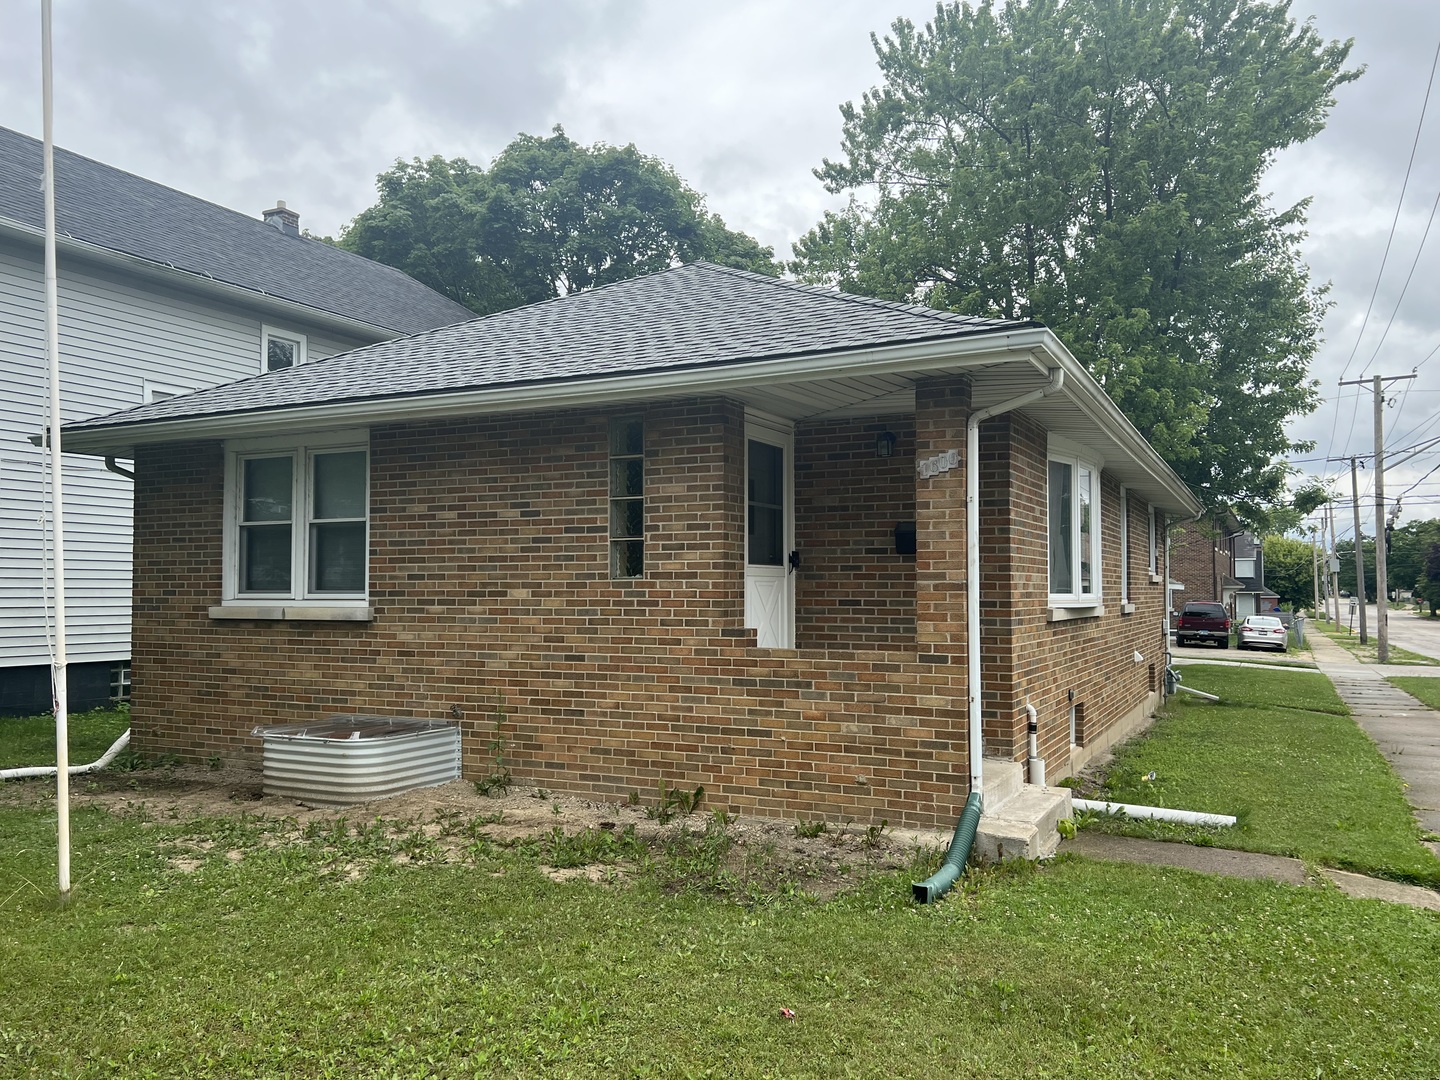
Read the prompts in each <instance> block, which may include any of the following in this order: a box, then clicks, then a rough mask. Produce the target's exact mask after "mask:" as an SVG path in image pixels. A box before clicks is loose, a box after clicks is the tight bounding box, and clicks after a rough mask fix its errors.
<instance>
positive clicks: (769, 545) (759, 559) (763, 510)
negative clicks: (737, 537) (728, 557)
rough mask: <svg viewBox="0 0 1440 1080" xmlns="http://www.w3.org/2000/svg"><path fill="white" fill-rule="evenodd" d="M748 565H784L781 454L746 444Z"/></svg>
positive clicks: (779, 450) (774, 449)
mask: <svg viewBox="0 0 1440 1080" xmlns="http://www.w3.org/2000/svg"><path fill="white" fill-rule="evenodd" d="M749 456H750V461H749V465H750V468H749V481H748V486H749V522H748V529H747V532H748V540H749V561H750V565H751V566H784V565H785V475H784V466H785V451H784V450H783V449H782V448H781V447H778V446H771V445H769V444H768V443H762V442H756V441H755V440H753V439H752V440H751V441H750V454H749Z"/></svg>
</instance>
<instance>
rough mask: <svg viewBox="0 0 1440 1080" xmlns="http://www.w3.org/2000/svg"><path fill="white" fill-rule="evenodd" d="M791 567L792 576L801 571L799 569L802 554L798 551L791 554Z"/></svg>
mask: <svg viewBox="0 0 1440 1080" xmlns="http://www.w3.org/2000/svg"><path fill="white" fill-rule="evenodd" d="M789 565H790V570H789V572H790V573H792V574H793V573H794V572H795V571H796V570H799V569H800V552H798V551H792V552H790V559H789Z"/></svg>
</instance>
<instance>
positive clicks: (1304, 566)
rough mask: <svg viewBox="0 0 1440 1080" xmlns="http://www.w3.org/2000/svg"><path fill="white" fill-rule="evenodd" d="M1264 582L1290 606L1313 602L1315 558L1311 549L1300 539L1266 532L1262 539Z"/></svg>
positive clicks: (1305, 605)
mask: <svg viewBox="0 0 1440 1080" xmlns="http://www.w3.org/2000/svg"><path fill="white" fill-rule="evenodd" d="M1264 552H1265V585H1266V586H1267V587H1268V588H1270V589H1272V590H1274V591H1275V592H1276V593H1278V594H1279V596H1280V603H1281V604H1282V605H1284V606H1285V607H1287V608H1289V609H1290V610H1292V611H1293V610H1295V609H1297V608H1302V607H1311V606H1313V605H1314V603H1315V561H1314V556H1313V549H1312V548H1311V546H1310V545H1309V544H1308V543H1306V542H1305V541H1304V540H1296V539H1294V538H1292V537H1289V536H1267V537H1266V538H1265V543H1264Z"/></svg>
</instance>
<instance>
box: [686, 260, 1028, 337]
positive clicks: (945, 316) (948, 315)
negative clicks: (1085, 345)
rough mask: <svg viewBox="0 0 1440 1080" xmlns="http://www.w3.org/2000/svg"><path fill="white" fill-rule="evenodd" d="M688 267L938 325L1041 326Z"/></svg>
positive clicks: (731, 269) (711, 266) (713, 266)
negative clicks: (780, 286) (891, 312)
mask: <svg viewBox="0 0 1440 1080" xmlns="http://www.w3.org/2000/svg"><path fill="white" fill-rule="evenodd" d="M686 265H689V266H697V267H701V268H704V269H706V270H715V271H719V272H720V273H724V274H731V275H734V276H736V277H747V278H753V279H754V280H756V281H764V282H769V283H771V284H775V285H783V286H785V287H786V288H788V289H793V290H795V291H796V292H803V293H809V294H811V295H813V296H821V297H824V298H826V299H831V300H844V301H846V302H848V303H854V304H861V305H863V306H866V307H878V308H885V309H886V310H889V311H902V312H905V313H907V314H910V315H920V316H924V317H927V318H933V319H937V320H939V321H941V322H966V323H994V324H995V325H997V326H998V325H1017V326H1025V325H1040V324H1039V323H1037V322H1036V321H1035V320H1034V319H1007V318H1002V317H998V316H987V315H965V314H962V313H961V312H958V311H946V310H945V309H944V308H932V307H927V306H925V305H924V304H907V303H902V302H900V301H897V300H882V299H880V298H879V297H875V296H866V295H864V294H863V293H851V292H845V291H844V290H843V289H838V288H832V287H830V286H828V285H812V284H809V283H808V282H803V281H795V280H793V279H790V278H780V277H770V276H769V275H768V274H757V273H755V271H753V270H742V269H740V268H739V267H736V266H721V265H720V264H718V263H712V262H706V261H704V260H696V261H695V262H693V263H688V264H686Z"/></svg>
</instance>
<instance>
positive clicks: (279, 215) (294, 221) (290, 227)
mask: <svg viewBox="0 0 1440 1080" xmlns="http://www.w3.org/2000/svg"><path fill="white" fill-rule="evenodd" d="M260 216H261V217H262V218H264V219H265V224H266V225H273V226H275V228H277V229H279V230H280V231H281V232H283V233H284V234H285V235H286V236H299V235H300V215H299V214H297V213H296V212H295V211H294V210H287V209H286V208H285V200H284V199H277V200H275V207H274V209H272V210H266V211H265V212H264V213H262V214H261V215H260Z"/></svg>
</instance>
